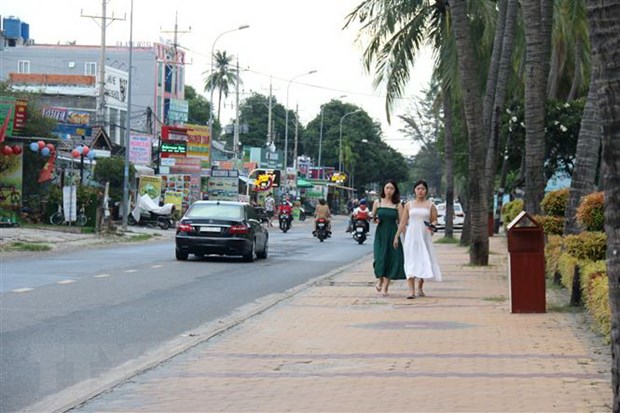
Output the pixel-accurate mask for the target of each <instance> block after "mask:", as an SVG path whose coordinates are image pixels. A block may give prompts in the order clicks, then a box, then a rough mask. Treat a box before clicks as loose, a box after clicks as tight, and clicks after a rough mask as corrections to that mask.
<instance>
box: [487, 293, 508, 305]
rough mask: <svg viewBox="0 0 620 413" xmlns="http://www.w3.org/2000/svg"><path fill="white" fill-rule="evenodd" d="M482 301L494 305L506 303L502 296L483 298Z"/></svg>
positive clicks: (506, 298)
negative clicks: (490, 302)
mask: <svg viewBox="0 0 620 413" xmlns="http://www.w3.org/2000/svg"><path fill="white" fill-rule="evenodd" d="M482 300H483V301H492V302H494V303H503V302H505V301H508V297H506V296H503V295H494V296H491V297H483V298H482Z"/></svg>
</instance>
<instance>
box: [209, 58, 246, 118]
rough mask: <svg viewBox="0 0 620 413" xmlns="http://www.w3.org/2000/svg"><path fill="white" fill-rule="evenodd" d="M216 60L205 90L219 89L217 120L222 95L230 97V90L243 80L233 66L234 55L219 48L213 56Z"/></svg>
mask: <svg viewBox="0 0 620 413" xmlns="http://www.w3.org/2000/svg"><path fill="white" fill-rule="evenodd" d="M213 59H214V60H215V70H214V71H213V73H211V74H209V76H208V77H207V81H206V82H205V88H204V90H205V91H213V90H215V89H217V90H218V98H217V120H218V122H219V120H220V112H221V109H222V95H224V98H227V97H228V92H229V91H230V90H231V89H232V88H234V87H235V86H236V85H237V83H240V82H241V79H240V77H239V73H237V71H236V69H234V68H232V67H231V62H232V61H233V59H234V56H232V55H228V54H227V53H226V51H223V52H222V51H220V50H217V51H216V52H215V55H214V56H213Z"/></svg>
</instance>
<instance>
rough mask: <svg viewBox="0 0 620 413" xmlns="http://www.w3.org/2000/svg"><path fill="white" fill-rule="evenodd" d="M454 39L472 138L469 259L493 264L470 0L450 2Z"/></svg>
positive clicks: (468, 125) (475, 262) (470, 153)
mask: <svg viewBox="0 0 620 413" xmlns="http://www.w3.org/2000/svg"><path fill="white" fill-rule="evenodd" d="M450 11H451V13H452V20H453V26H452V30H453V31H454V38H455V40H456V45H457V50H458V66H459V75H460V85H461V90H462V92H463V105H464V107H465V118H466V123H467V135H468V137H469V169H468V174H469V176H468V187H469V190H468V192H469V200H470V202H469V211H468V215H470V217H471V244H470V249H469V262H470V264H472V265H487V264H488V263H489V231H488V217H487V204H486V199H485V194H486V189H485V180H484V179H480V177H482V176H484V172H485V171H484V165H485V152H486V150H485V148H486V143H485V133H484V130H483V124H482V105H481V103H482V102H481V97H480V94H479V93H480V87H479V85H478V74H477V70H476V61H475V59H474V51H473V45H472V41H471V33H470V25H469V19H468V17H467V2H464V1H463V2H461V1H455V2H451V3H450Z"/></svg>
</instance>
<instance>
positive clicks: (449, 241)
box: [435, 237, 460, 244]
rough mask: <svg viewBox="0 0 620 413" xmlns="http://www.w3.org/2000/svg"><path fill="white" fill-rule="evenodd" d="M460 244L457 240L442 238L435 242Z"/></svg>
mask: <svg viewBox="0 0 620 413" xmlns="http://www.w3.org/2000/svg"><path fill="white" fill-rule="evenodd" d="M459 242H460V241H459V240H458V239H457V238H448V237H441V238H439V239H438V240H436V241H435V244H458V243H459Z"/></svg>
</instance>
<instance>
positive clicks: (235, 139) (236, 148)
mask: <svg viewBox="0 0 620 413" xmlns="http://www.w3.org/2000/svg"><path fill="white" fill-rule="evenodd" d="M239 79H240V77H239V55H237V82H235V83H236V92H237V93H236V95H237V96H236V97H235V130H234V133H233V152H234V153H235V159H239V156H238V155H239Z"/></svg>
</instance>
